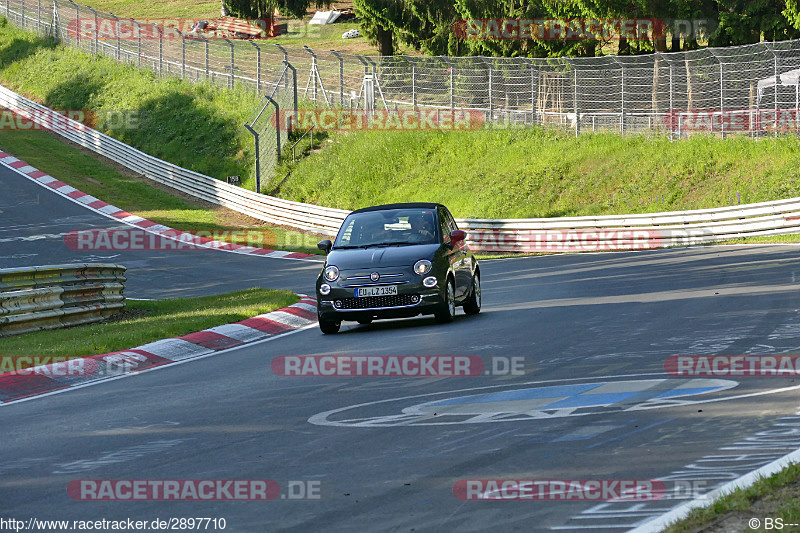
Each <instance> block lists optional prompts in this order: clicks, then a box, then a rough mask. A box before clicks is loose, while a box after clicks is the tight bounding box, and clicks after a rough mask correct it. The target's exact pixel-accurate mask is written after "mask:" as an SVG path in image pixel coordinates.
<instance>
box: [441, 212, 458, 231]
mask: <svg viewBox="0 0 800 533" xmlns="http://www.w3.org/2000/svg"><path fill="white" fill-rule="evenodd" d="M444 212H445V214H446V215H447V224H448V225H449V226H450V231H454V230H457V229H458V226H457V225H456V221H455V219H454V218H453V215H451V214H450V211H448V210H447V209H445V210H444ZM448 233H449V232H448Z"/></svg>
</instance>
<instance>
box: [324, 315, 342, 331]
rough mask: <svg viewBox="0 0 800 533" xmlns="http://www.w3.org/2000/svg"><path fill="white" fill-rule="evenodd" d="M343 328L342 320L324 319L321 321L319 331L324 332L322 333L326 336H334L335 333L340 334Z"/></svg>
mask: <svg viewBox="0 0 800 533" xmlns="http://www.w3.org/2000/svg"><path fill="white" fill-rule="evenodd" d="M341 326H342V321H341V320H324V319H322V318H320V319H319V329H321V330H322V333H324V334H325V335H332V334H334V333H339V328H340V327H341Z"/></svg>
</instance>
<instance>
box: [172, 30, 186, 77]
mask: <svg viewBox="0 0 800 533" xmlns="http://www.w3.org/2000/svg"><path fill="white" fill-rule="evenodd" d="M184 27H185V26H184ZM175 31H177V32H178V35H180V36H181V79H184V78H185V77H186V37H185V36H184V35H183V33H182V32H181V31H180V30H179V29H178V28H175Z"/></svg>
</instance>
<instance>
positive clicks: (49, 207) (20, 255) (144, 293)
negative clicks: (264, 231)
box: [0, 166, 319, 299]
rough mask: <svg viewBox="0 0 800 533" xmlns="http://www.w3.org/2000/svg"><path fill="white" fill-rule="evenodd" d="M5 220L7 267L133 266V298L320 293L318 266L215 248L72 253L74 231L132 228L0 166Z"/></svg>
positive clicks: (0, 230) (0, 214) (2, 264)
mask: <svg viewBox="0 0 800 533" xmlns="http://www.w3.org/2000/svg"><path fill="white" fill-rule="evenodd" d="M0 220H2V224H0V268H8V267H11V266H33V265H54V264H62V263H72V262H75V263H83V262H95V263H119V264H123V265H125V266H126V267H128V271H127V273H126V276H127V278H128V281H127V283H126V289H125V294H126V296H128V297H131V298H154V299H160V298H180V297H182V296H201V295H203V294H215V293H221V292H228V291H232V290H239V289H248V288H250V287H256V286H258V287H280V288H284V289H288V290H291V291H295V292H300V293H302V292H303V291H309V290H310V291H312V292H313V290H314V285H313V280H314V279H315V278H316V276H317V273H318V271H319V266H318V263H316V262H313V261H298V260H286V259H282V260H276V259H273V258H264V257H250V256H243V255H240V254H233V253H225V252H223V253H220V252H218V251H213V250H211V251H207V250H181V251H169V250H166V251H125V250H120V251H114V252H105V251H101V252H96V253H94V254H87V253H84V252H80V251H73V250H70V249H69V248H68V247H67V246H66V244H65V243H64V234H66V233H67V232H69V231H74V230H87V229H111V228H130V226H126V225H124V224H123V223H121V222H119V221H117V220H113V219H111V218H108V217H105V216H103V215H100V214H98V213H95V212H93V211H90V210H89V209H86V208H85V207H83V206H81V205H79V204H77V203H74V202H71V201H69V200H66V199H64V198H62V197H60V196H59V195H57V194H54V193H53V192H52V191H49V190H47V189H46V188H45V187H42V186H41V185H38V184H36V183H33V182H32V181H30V180H28V179H26V178H25V177H23V176H20V175H19V174H17V173H15V172H13V171H11V170H9V169H8V168H6V167H5V166H0ZM308 280H311V282H309V281H308ZM309 283H310V284H309Z"/></svg>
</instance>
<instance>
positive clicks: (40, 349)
mask: <svg viewBox="0 0 800 533" xmlns="http://www.w3.org/2000/svg"><path fill="white" fill-rule="evenodd" d="M298 301H299V297H298V296H297V295H296V294H293V293H291V292H289V291H280V290H272V289H259V288H254V289H247V290H244V291H236V292H230V293H227V294H221V295H216V296H201V297H199V298H178V299H175V300H162V301H152V302H151V301H147V302H145V301H128V302H127V306H126V308H127V309H128V310H137V311H141V312H144V313H146V314H144V315H143V316H141V317H137V318H131V319H128V320H123V321H119V322H111V323H106V324H93V325H86V326H80V327H76V328H67V329H57V330H48V331H36V332H32V333H25V334H23V335H18V336H15V337H8V338H4V339H3V340H2V342H0V354H2V355H63V356H85V355H95V354H101V353H107V352H113V351H118V350H125V349H127V348H133V347H136V346H141V345H142V344H146V343H148V342H153V341H157V340H159V339H166V338H169V337H176V336H180V335H186V334H187V333H192V332H194V331H200V330H203V329H207V328H211V327H214V326H219V325H222V324H229V323H231V322H238V321H240V320H244V319H246V318H250V317H253V316H256V315H260V314H264V313H268V312H270V311H274V310H275V309H280V308H282V307H286V306H288V305H292V304H294V303H297V302H298Z"/></svg>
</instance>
